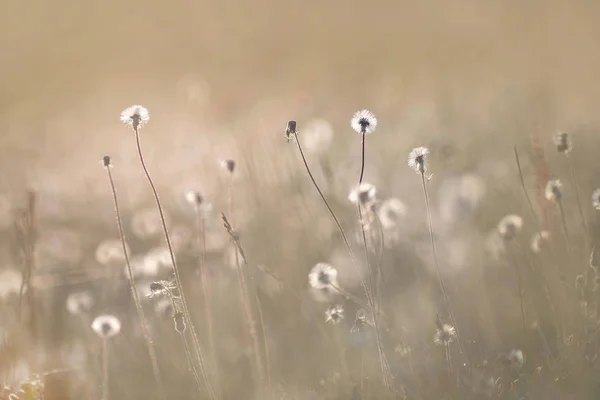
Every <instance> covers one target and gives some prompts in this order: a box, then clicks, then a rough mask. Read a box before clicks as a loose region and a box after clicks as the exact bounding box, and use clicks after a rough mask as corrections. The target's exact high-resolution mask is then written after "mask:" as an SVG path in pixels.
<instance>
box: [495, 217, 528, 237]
mask: <svg viewBox="0 0 600 400" xmlns="http://www.w3.org/2000/svg"><path fill="white" fill-rule="evenodd" d="M522 228H523V218H521V217H520V216H518V215H507V216H506V217H504V218H502V219H501V220H500V222H499V223H498V232H499V233H500V236H501V237H502V238H503V239H504V240H512V239H514V238H515V237H516V236H517V235H518V234H519V232H521V229H522Z"/></svg>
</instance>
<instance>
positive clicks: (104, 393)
mask: <svg viewBox="0 0 600 400" xmlns="http://www.w3.org/2000/svg"><path fill="white" fill-rule="evenodd" d="M108 366H109V364H108V339H106V338H103V339H102V400H108V399H109V397H110V396H109V390H108V383H109V374H108V369H109V367H108Z"/></svg>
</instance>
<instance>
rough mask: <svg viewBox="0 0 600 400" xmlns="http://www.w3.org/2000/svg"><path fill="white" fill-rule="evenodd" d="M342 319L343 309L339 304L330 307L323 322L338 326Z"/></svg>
mask: <svg viewBox="0 0 600 400" xmlns="http://www.w3.org/2000/svg"><path fill="white" fill-rule="evenodd" d="M343 319H344V307H342V306H341V305H339V304H336V305H334V306H330V307H329V308H327V310H326V311H325V322H327V323H330V324H332V325H337V324H339V323H340V322H341V321H342V320H343Z"/></svg>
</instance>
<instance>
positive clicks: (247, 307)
mask: <svg viewBox="0 0 600 400" xmlns="http://www.w3.org/2000/svg"><path fill="white" fill-rule="evenodd" d="M233 201H234V200H233V173H229V198H228V208H229V213H230V214H231V213H233V212H234V209H233ZM225 219H226V220H227V221H228V224H229V227H230V228H229V229H231V232H230V234H235V230H234V228H233V225H232V223H233V222H232V219H231V216H230V217H229V218H225ZM236 238H237V240H236V241H235V242H234V241H232V247H233V250H234V251H235V266H236V271H237V276H238V284H239V288H240V301H241V304H242V311H243V313H244V318H245V320H246V325H247V328H248V332H249V334H250V339H251V340H252V349H253V352H254V363H255V365H256V374H257V378H258V380H259V382H260V384H261V385H263V384H265V369H264V365H263V360H262V355H261V348H260V340H259V339H258V333H257V329H256V325H257V324H256V320H255V319H254V315H253V312H252V306H251V304H250V293H249V291H248V283H247V282H246V275H245V272H244V270H243V269H242V265H241V262H240V255H241V254H240V253H243V250H242V247H241V244H240V242H239V237H238V236H236ZM232 239H233V237H232ZM244 261H245V262H246V263H247V260H246V258H245V257H244Z"/></svg>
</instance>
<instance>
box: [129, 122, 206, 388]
mask: <svg viewBox="0 0 600 400" xmlns="http://www.w3.org/2000/svg"><path fill="white" fill-rule="evenodd" d="M134 131H135V140H136V145H137V151H138V156H139V159H140V163H141V165H142V169H143V170H144V174H145V175H146V178H147V179H148V183H149V184H150V188H151V189H152V193H153V195H154V200H155V201H156V208H157V209H158V214H159V216H160V221H161V224H162V228H163V233H164V235H165V241H166V242H167V247H168V249H169V255H170V256H171V262H172V264H173V272H174V274H175V281H176V283H177V287H178V288H179V291H180V293H179V294H180V296H181V307H182V311H183V314H184V317H185V319H186V320H187V321H188V323H189V325H190V329H191V331H192V337H193V340H194V347H195V350H196V355H197V357H198V364H199V365H200V370H201V373H202V378H203V379H204V384H205V386H206V390H207V392H208V394H209V396H210V398H211V399H215V398H216V396H215V392H214V390H213V388H212V385H211V384H210V380H209V379H208V374H207V371H206V366H205V363H204V357H203V356H202V350H201V348H200V343H199V341H198V335H197V334H196V328H194V323H193V322H192V319H191V317H190V313H189V311H188V307H187V302H186V300H185V295H184V292H183V285H182V281H181V276H180V274H179V268H178V267H177V261H175V253H174V252H173V246H172V245H171V239H170V238H169V231H168V230H167V223H166V221H165V216H164V213H163V210H162V206H161V205H160V199H159V198H158V192H157V191H156V187H155V186H154V182H153V181H152V178H151V177H150V173H149V172H148V168H147V167H146V163H145V161H144V156H143V154H142V147H141V145H140V134H139V130H138V127H135V129H134Z"/></svg>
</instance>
